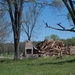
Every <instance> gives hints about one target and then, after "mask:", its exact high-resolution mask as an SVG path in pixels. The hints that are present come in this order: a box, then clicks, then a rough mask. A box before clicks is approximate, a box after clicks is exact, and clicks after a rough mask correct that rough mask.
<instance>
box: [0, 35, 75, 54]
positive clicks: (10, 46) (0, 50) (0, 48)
mask: <svg viewBox="0 0 75 75" xmlns="http://www.w3.org/2000/svg"><path fill="white" fill-rule="evenodd" d="M51 36H52V35H51ZM46 39H47V38H46ZM51 39H52V38H51ZM51 39H50V40H51ZM48 40H49V38H48ZM54 40H61V41H63V42H64V44H65V46H75V37H72V38H68V39H60V38H59V39H57V38H56V39H55V38H54ZM32 43H33V45H34V46H35V45H36V44H37V43H38V42H37V41H33V42H32ZM19 49H20V52H24V50H25V42H20V46H19ZM5 53H7V54H12V53H14V43H5V44H0V54H3V55H4V54H5Z"/></svg>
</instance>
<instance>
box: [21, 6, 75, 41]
mask: <svg viewBox="0 0 75 75" xmlns="http://www.w3.org/2000/svg"><path fill="white" fill-rule="evenodd" d="M67 12H68V11H67V9H66V8H65V7H64V8H63V9H62V10H60V9H59V10H56V9H53V8H48V7H46V8H44V9H43V10H42V12H41V15H40V17H39V21H38V23H37V24H38V25H39V28H38V29H37V32H38V33H37V34H35V36H34V37H32V40H34V41H43V40H44V38H45V37H46V36H50V35H52V34H56V35H58V36H59V38H62V39H67V38H71V37H74V36H75V33H73V32H67V31H66V32H65V31H57V30H53V29H50V28H45V25H44V23H43V21H45V22H47V23H48V24H49V25H51V26H54V27H55V26H56V27H57V25H56V24H57V23H60V22H61V23H62V25H64V27H69V22H68V20H67V18H66V16H58V15H61V14H66V13H67ZM26 39H27V38H26V35H25V34H23V33H22V36H21V41H24V40H26Z"/></svg>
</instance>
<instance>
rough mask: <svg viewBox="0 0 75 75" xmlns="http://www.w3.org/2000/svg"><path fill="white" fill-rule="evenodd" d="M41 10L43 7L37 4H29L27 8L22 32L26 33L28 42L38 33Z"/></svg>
mask: <svg viewBox="0 0 75 75" xmlns="http://www.w3.org/2000/svg"><path fill="white" fill-rule="evenodd" d="M41 8H42V7H41V5H39V6H36V4H35V3H33V2H32V3H29V5H28V7H27V11H26V12H25V17H24V21H23V25H22V30H23V31H24V32H25V33H26V35H27V37H28V40H31V37H32V35H33V33H34V32H36V31H35V30H36V27H37V20H38V17H39V15H40V11H41Z"/></svg>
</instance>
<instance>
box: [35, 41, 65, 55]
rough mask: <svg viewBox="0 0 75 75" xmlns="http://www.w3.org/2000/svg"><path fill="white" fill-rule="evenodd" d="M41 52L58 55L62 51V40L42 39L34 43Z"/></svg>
mask: <svg viewBox="0 0 75 75" xmlns="http://www.w3.org/2000/svg"><path fill="white" fill-rule="evenodd" d="M36 48H37V49H38V50H39V53H41V54H48V55H58V54H59V53H60V54H61V52H63V51H64V43H63V42H62V41H59V40H58V41H54V40H50V41H49V40H44V41H42V42H40V43H38V44H37V45H36Z"/></svg>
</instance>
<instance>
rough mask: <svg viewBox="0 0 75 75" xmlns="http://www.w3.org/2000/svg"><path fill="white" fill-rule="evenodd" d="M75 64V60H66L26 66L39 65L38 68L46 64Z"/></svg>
mask: <svg viewBox="0 0 75 75" xmlns="http://www.w3.org/2000/svg"><path fill="white" fill-rule="evenodd" d="M73 62H75V59H72V60H66V61H59V62H42V63H39V64H37V63H34V64H27V65H39V66H42V65H48V64H57V65H63V64H64V63H73Z"/></svg>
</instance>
